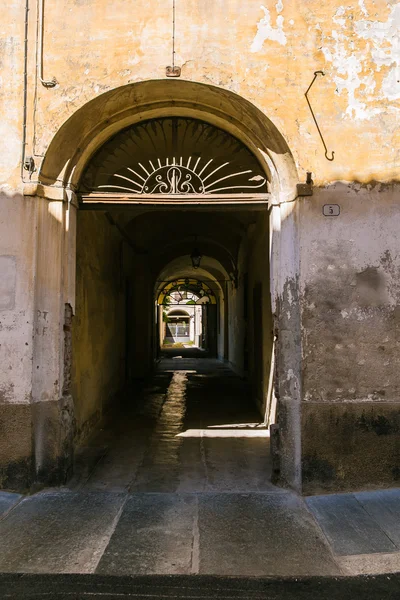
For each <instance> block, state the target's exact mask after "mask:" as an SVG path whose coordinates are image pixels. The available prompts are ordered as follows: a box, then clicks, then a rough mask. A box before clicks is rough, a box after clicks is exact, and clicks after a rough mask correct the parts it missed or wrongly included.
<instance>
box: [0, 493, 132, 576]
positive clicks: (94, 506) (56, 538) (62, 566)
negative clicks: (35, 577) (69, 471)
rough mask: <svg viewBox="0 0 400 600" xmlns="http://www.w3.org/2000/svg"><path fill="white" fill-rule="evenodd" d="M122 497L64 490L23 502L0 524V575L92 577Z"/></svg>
mask: <svg viewBox="0 0 400 600" xmlns="http://www.w3.org/2000/svg"><path fill="white" fill-rule="evenodd" d="M125 498H126V495H122V494H110V493H108V494H104V493H102V492H96V493H81V492H79V493H78V492H76V493H72V492H67V491H56V492H54V491H50V492H43V493H40V494H36V495H35V496H31V497H27V498H25V499H24V500H23V501H22V502H20V503H19V505H18V506H17V507H16V508H15V509H14V510H13V511H12V512H11V513H10V514H9V515H8V516H7V517H6V518H5V519H4V520H2V521H1V522H0V540H1V551H0V572H24V573H90V572H92V571H93V570H94V569H95V567H96V566H97V563H98V561H99V559H100V557H101V556H102V554H103V552H104V548H105V546H106V544H107V543H108V540H109V538H110V536H111V534H112V532H113V530H114V527H115V521H116V519H117V518H118V515H119V512H120V510H121V508H122V506H123V503H124V500H125Z"/></svg>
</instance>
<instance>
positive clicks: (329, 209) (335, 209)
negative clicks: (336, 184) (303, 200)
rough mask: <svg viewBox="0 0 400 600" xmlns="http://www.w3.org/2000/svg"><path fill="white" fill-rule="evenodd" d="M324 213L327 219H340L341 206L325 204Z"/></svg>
mask: <svg viewBox="0 0 400 600" xmlns="http://www.w3.org/2000/svg"><path fill="white" fill-rule="evenodd" d="M322 213H323V215H324V216H325V217H338V216H339V215H340V206H339V204H324V206H323V207H322Z"/></svg>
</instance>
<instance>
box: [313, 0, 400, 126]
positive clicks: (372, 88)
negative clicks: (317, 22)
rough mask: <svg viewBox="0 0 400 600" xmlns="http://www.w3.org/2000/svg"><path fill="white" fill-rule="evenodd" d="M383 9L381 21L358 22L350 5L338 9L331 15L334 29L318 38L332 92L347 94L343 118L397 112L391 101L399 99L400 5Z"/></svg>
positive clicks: (360, 7)
mask: <svg viewBox="0 0 400 600" xmlns="http://www.w3.org/2000/svg"><path fill="white" fill-rule="evenodd" d="M359 9H360V11H361V13H362V15H363V16H365V17H368V11H367V9H366V7H365V4H363V3H359ZM387 9H388V11H389V14H388V16H387V20H386V21H382V20H373V19H370V18H368V19H358V18H357V17H358V16H359V15H357V14H355V12H356V13H357V12H358V11H354V8H353V7H352V6H349V7H346V6H339V7H338V8H337V10H336V12H335V15H334V16H333V22H334V23H335V25H336V27H335V28H334V29H332V31H331V33H330V35H329V34H328V35H326V34H323V35H322V37H323V43H324V45H323V47H322V52H323V53H324V56H325V58H326V60H327V61H328V62H329V63H331V65H332V68H333V79H334V81H335V84H336V93H337V94H339V95H341V94H342V92H344V93H345V94H347V102H348V105H347V108H346V110H345V113H344V117H345V118H346V117H347V118H350V119H353V118H354V119H361V120H363V119H371V118H372V117H374V116H375V115H379V114H381V113H383V112H387V111H391V110H392V111H399V110H400V106H399V105H398V104H397V103H396V102H395V101H396V100H398V99H399V98H400V6H398V5H396V4H394V5H393V6H390V5H389V4H388V5H387ZM363 40H366V41H367V42H366V43H365V42H363ZM382 100H383V101H386V102H385V103H381V102H380V101H382Z"/></svg>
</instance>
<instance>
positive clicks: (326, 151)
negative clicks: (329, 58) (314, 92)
mask: <svg viewBox="0 0 400 600" xmlns="http://www.w3.org/2000/svg"><path fill="white" fill-rule="evenodd" d="M318 75H322V76H323V77H325V73H324V72H323V71H314V78H313V80H312V82H311V83H310V85H309V86H308V88H307V91H306V93H305V94H304V95H305V97H306V100H307V104H308V107H309V109H310V111H311V114H312V118H313V119H314V123H315V126H316V128H317V129H318V133H319V137H320V138H321V141H322V143H323V145H324V148H325V158H326V160H330V161H332V160H334V158H335V153H334V151H333V150H332V152H331V154H332V156H328V148H327V147H326V144H325V140H324V138H323V135H322V133H321V130H320V128H319V125H318V123H317V119H316V118H315V115H314V111H313V109H312V107H311V104H310V101H309V99H308V92H309V91H310V90H311V88H312V86H313V85H314V81H315V80H316V79H317V77H318Z"/></svg>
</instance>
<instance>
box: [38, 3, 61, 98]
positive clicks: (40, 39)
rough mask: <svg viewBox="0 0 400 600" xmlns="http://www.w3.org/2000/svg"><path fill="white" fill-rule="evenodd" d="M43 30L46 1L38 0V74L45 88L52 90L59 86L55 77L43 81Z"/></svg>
mask: <svg viewBox="0 0 400 600" xmlns="http://www.w3.org/2000/svg"><path fill="white" fill-rule="evenodd" d="M43 30H44V0H38V53H37V72H38V77H39V80H40V83H41V84H42V85H44V87H47V88H50V87H54V86H56V85H57V83H58V81H57V79H56V78H55V77H53V78H52V79H50V80H45V79H43Z"/></svg>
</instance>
